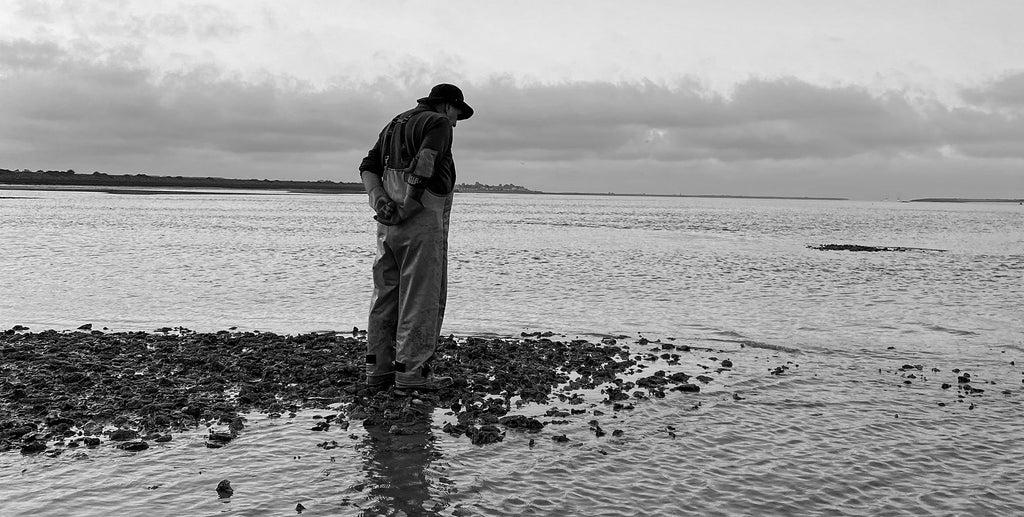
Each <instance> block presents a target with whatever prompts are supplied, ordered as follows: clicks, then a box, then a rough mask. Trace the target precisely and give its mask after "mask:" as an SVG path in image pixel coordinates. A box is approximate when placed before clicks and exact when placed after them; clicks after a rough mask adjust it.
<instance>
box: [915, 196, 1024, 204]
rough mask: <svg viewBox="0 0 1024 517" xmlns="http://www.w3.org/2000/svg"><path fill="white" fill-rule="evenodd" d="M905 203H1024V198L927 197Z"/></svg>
mask: <svg viewBox="0 0 1024 517" xmlns="http://www.w3.org/2000/svg"><path fill="white" fill-rule="evenodd" d="M904 203H1024V198H1019V199H977V198H967V197H925V198H921V199H911V200H909V201H904Z"/></svg>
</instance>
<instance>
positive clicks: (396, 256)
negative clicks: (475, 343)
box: [359, 84, 473, 391]
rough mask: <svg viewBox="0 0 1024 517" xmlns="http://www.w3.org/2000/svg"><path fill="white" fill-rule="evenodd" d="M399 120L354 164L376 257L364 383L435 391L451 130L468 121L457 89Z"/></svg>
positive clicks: (441, 382) (439, 91)
mask: <svg viewBox="0 0 1024 517" xmlns="http://www.w3.org/2000/svg"><path fill="white" fill-rule="evenodd" d="M416 102H417V106H416V107H415V108H413V109H411V110H409V111H406V112H404V113H401V114H399V115H398V116H396V117H395V118H394V120H392V121H391V123H390V124H388V125H387V127H385V128H384V129H383V130H382V131H381V132H380V135H379V136H378V137H377V143H376V145H374V146H373V148H372V149H370V151H369V153H367V155H366V158H363V161H362V163H361V164H360V165H359V175H360V176H361V177H362V180H363V185H364V186H365V187H366V192H367V193H368V194H369V197H370V207H371V208H373V210H374V211H375V212H376V215H374V219H376V220H377V222H378V224H377V257H376V259H375V260H374V262H373V299H372V301H371V303H370V319H369V326H368V329H367V334H366V338H367V339H366V384H367V387H368V388H370V389H371V391H379V390H382V389H386V388H387V387H388V386H390V385H391V384H392V383H393V384H394V385H395V388H396V389H400V390H436V389H441V388H444V387H446V386H448V385H450V384H451V378H448V377H438V376H435V375H433V374H432V373H431V370H430V364H429V363H430V360H431V358H432V357H433V355H434V350H435V349H436V348H437V338H438V334H439V333H440V331H441V322H442V320H443V319H444V309H445V301H446V298H447V284H448V222H449V217H450V213H451V208H452V197H453V196H452V191H453V189H454V187H455V162H454V160H453V159H452V128H453V127H455V125H456V123H457V122H458V121H459V120H465V119H468V118H469V117H472V116H473V108H471V107H470V106H469V105H468V104H466V102H465V99H464V98H463V95H462V90H460V89H459V88H458V87H456V86H453V85H451V84H439V85H437V86H435V87H433V88H432V89H431V90H430V95H428V96H426V97H423V98H422V99H419V100H417V101H416Z"/></svg>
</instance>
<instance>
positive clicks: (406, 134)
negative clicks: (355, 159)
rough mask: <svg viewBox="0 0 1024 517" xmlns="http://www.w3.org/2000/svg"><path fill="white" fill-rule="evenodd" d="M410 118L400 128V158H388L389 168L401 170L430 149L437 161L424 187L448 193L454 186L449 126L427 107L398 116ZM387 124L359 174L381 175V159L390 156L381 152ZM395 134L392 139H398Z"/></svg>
mask: <svg viewBox="0 0 1024 517" xmlns="http://www.w3.org/2000/svg"><path fill="white" fill-rule="evenodd" d="M403 115H411V117H410V118H409V120H408V122H406V123H405V125H404V127H403V128H402V132H401V133H402V134H401V138H402V147H403V152H402V157H401V158H400V159H394V158H392V159H391V164H390V166H391V167H393V168H404V167H406V166H408V165H409V163H410V162H411V161H412V159H413V158H414V157H415V156H416V155H417V154H418V153H419V151H420V149H424V148H425V149H433V150H434V151H437V161H436V162H435V163H434V175H433V177H432V178H430V179H429V180H427V181H426V188H428V189H430V191H431V192H433V193H435V194H440V195H444V194H448V193H449V192H451V191H452V189H453V188H454V187H455V160H454V159H453V158H452V123H451V121H449V120H448V118H447V117H445V116H444V115H442V114H440V113H437V112H435V111H433V110H432V109H431V108H430V106H427V105H426V104H419V105H417V106H416V107H415V108H413V109H411V110H409V111H406V112H404V113H402V114H400V115H399V116H398V117H395V119H396V120H397V119H398V118H400V117H402V116H403ZM390 126H391V123H389V124H388V125H387V126H384V129H382V130H381V132H380V135H378V136H377V143H376V144H375V145H374V146H373V148H372V149H370V151H369V152H368V153H366V158H363V161H362V163H360V164H359V171H360V172H362V171H368V172H372V173H374V174H377V175H382V174H384V167H385V163H384V158H385V155H387V154H389V153H390V151H391V150H390V149H384V148H383V146H384V140H385V136H386V135H387V132H388V128H389V127H390ZM398 136H399V135H397V134H396V135H394V136H393V137H392V138H397V137H398Z"/></svg>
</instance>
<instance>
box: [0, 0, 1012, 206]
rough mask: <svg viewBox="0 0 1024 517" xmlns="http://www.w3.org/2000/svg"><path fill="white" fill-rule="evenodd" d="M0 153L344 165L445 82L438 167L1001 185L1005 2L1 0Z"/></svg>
mask: <svg viewBox="0 0 1024 517" xmlns="http://www.w3.org/2000/svg"><path fill="white" fill-rule="evenodd" d="M3 4H5V5H4V8H3V9H0V168H7V169H29V170H38V169H43V170H67V169H73V170H75V171H77V172H78V173H91V172H93V171H101V172H106V173H110V174H151V175H172V176H179V175H180V176H216V177H231V178H261V179H262V178H267V179H301V180H333V181H353V182H354V181H358V170H357V167H358V164H359V162H360V160H361V158H362V157H363V156H364V155H365V154H366V151H367V150H368V149H369V148H370V147H371V146H372V145H373V143H374V140H375V138H376V136H377V134H378V132H379V131H380V129H381V127H383V125H384V124H386V123H387V122H388V121H389V120H390V119H391V118H392V117H393V116H394V115H395V114H397V113H399V112H401V111H404V110H406V109H408V108H411V107H412V106H414V105H415V100H416V99H417V98H419V97H423V96H425V95H426V94H427V92H428V91H429V90H430V87H431V86H433V85H434V84H437V83H441V82H447V83H453V84H456V85H458V86H460V87H461V88H462V89H463V91H464V92H465V97H466V101H467V102H468V103H469V104H470V105H472V106H473V108H474V109H475V111H476V114H475V115H474V116H473V118H471V119H469V120H465V121H461V122H460V123H459V124H458V126H457V127H456V129H455V139H454V155H455V160H456V164H457V170H458V180H459V181H460V182H467V183H473V182H481V183H489V184H499V183H514V184H518V185H523V186H526V187H528V188H532V189H536V190H543V191H549V192H616V193H648V194H692V195H719V194H724V195H771V196H776V195H778V196H824V197H847V198H852V199H898V198H899V199H911V198H920V197H999V198H1006V197H1018V198H1019V197H1024V51H1021V49H1022V48H1024V31H1022V30H1020V28H1019V25H1020V24H1019V21H1020V20H1024V2H1013V1H1010V0H1002V1H989V0H972V1H971V2H964V1H959V0H958V1H946V0H898V1H893V0H877V1H851V0H843V1H833V0H813V1H811V0H803V1H791V0H773V1H763V0H717V1H715V2H707V1H687V0H665V1H652V0H631V1H629V2H623V1H622V0H612V1H605V0H586V1H530V0H519V1H511V0H506V1H503V2H495V1H487V0H449V1H393V0H375V1H373V2H366V1H358V2H356V1H344V0H324V1H312V0H295V1H290V2H280V1H275V0H222V1H208V2H196V1H175V0H164V1H161V2H151V1H142V0H139V1H120V0H109V1H98V0H68V1H60V0H53V1H34V0H3Z"/></svg>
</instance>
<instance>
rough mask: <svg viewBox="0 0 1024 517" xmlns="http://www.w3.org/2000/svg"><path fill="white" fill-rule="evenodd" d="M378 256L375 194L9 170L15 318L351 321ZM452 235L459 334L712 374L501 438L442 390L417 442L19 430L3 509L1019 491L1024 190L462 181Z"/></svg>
mask: <svg viewBox="0 0 1024 517" xmlns="http://www.w3.org/2000/svg"><path fill="white" fill-rule="evenodd" d="M828 243H836V244H859V245H867V246H885V247H902V248H912V249H909V250H907V251H899V252H897V251H882V252H851V251H821V250H817V249H812V248H810V247H808V246H811V245H818V244H828ZM373 254H374V236H373V223H372V220H371V219H370V211H369V208H368V207H367V205H366V200H365V197H364V196H362V195H314V194H288V193H273V194H267V193H253V192H235V193H231V194H224V193H222V192H197V191H188V192H166V191H160V192H153V193H149V194H144V195H140V194H112V193H101V192H81V191H33V190H0V327H2V329H8V328H11V327H13V326H14V325H23V326H26V327H29V328H30V329H31V330H32V331H40V330H44V329H51V328H52V329H57V330H70V329H75V328H77V327H78V326H79V325H82V324H86V323H91V324H92V325H93V328H95V329H100V328H104V327H106V328H108V329H109V330H111V331H123V330H145V331H153V330H156V329H158V328H161V327H168V326H169V327H177V326H182V327H186V328H189V329H191V330H195V331H199V332H210V331H217V330H222V329H227V328H232V327H234V328H237V329H238V330H260V331H266V332H276V333H301V332H309V331H320V330H345V331H351V329H352V327H359V328H363V327H364V326H365V322H366V312H367V310H368V304H369V298H370V290H371V287H372V281H371V278H370V274H369V272H370V266H371V263H372V260H373ZM449 261H450V265H449V278H450V284H449V300H448V307H449V308H448V312H447V317H446V320H445V327H444V329H443V332H444V333H445V334H449V333H450V334H455V335H456V336H460V337H464V336H472V335H488V336H495V335H497V336H518V335H519V334H520V333H521V332H536V331H553V332H554V333H555V336H554V337H552V339H564V340H569V339H575V338H582V339H590V340H600V339H601V338H602V337H606V336H615V337H616V338H617V339H618V340H619V342H620V343H624V344H630V345H631V347H632V348H633V349H635V351H636V352H637V353H643V352H648V351H649V350H650V349H651V344H650V343H648V342H647V340H651V341H654V340H662V341H663V342H672V343H675V344H677V345H680V344H686V345H689V346H692V347H694V348H695V349H697V350H701V352H699V353H694V354H691V355H689V356H686V357H684V359H683V361H682V364H681V365H676V366H673V368H677V369H682V370H683V371H686V372H687V373H690V374H694V375H695V374H698V373H702V372H707V373H708V375H709V376H710V377H712V379H711V380H708V381H707V382H705V383H704V385H703V386H702V391H701V392H700V393H699V394H689V393H687V394H683V393H675V392H673V393H671V394H669V396H667V397H666V398H664V399H645V400H640V401H638V402H637V403H636V404H635V409H633V410H632V411H623V412H612V411H611V410H610V409H609V408H605V407H602V406H601V405H600V404H599V403H598V400H599V399H600V397H599V396H598V397H592V398H590V399H587V402H586V403H585V404H584V405H582V406H580V407H581V408H583V409H585V410H586V411H585V412H583V413H581V414H579V415H573V416H572V417H571V418H569V419H568V422H567V423H561V424H560V423H552V424H549V425H548V426H547V427H546V428H545V430H544V431H543V432H542V433H540V434H537V435H526V434H522V433H516V432H513V431H509V432H508V434H507V436H506V438H505V440H504V441H503V442H501V443H498V444H492V445H487V446H483V447H480V446H474V445H472V444H470V443H469V441H468V440H467V439H466V438H465V437H462V438H454V437H451V436H448V435H446V434H444V433H442V432H440V426H441V425H442V424H443V422H444V419H445V415H444V413H443V412H442V411H438V412H437V414H436V415H435V430H434V432H433V433H432V434H431V435H430V436H428V437H419V438H416V437H404V438H401V439H403V440H410V441H415V440H420V439H422V443H410V444H408V447H404V448H401V447H400V448H399V449H400V450H402V451H405V452H401V453H396V452H395V449H394V448H389V449H387V450H386V451H380V450H377V448H376V446H375V444H379V443H380V440H381V438H380V437H375V436H373V435H372V432H371V431H370V430H366V429H363V428H362V427H361V426H360V425H358V422H353V423H352V425H351V427H350V429H349V430H348V431H345V432H344V433H340V434H338V433H335V435H332V436H331V437H329V439H332V440H336V441H337V442H338V443H339V446H338V447H336V448H331V449H325V448H320V447H316V444H317V443H319V442H323V440H324V438H325V437H324V434H323V433H316V432H312V431H310V430H309V428H310V427H311V425H312V423H313V422H314V417H315V416H317V415H316V413H311V412H305V413H299V414H297V415H296V416H295V417H293V418H285V419H266V418H264V417H261V416H258V415H253V417H252V418H251V420H250V423H249V426H248V427H247V428H246V430H245V431H244V432H243V433H242V435H241V436H240V437H239V439H238V441H236V442H232V444H231V446H229V447H225V448H223V449H217V450H208V449H205V448H204V446H203V444H202V441H201V440H199V439H195V440H189V439H187V437H182V438H180V439H176V440H174V441H172V442H170V443H168V444H165V445H158V446H156V447H153V448H151V449H149V450H147V451H144V452H141V453H126V452H123V451H118V450H114V449H102V448H101V449H98V450H95V451H88V454H87V455H86V457H82V455H72V454H70V453H69V454H65V455H62V456H58V457H55V458H50V457H46V456H34V457H23V456H20V455H18V454H17V453H7V454H3V455H0V515H29V514H32V515H49V514H54V515H56V514H74V515H110V514H142V513H148V514H151V515H212V514H227V515H264V514H274V515H282V514H289V513H294V512H296V510H295V508H296V504H301V505H303V507H304V508H306V510H305V511H304V515H360V514H361V515H377V514H383V515H420V514H423V515H688V514H693V515H698V514H699V515H793V514H810V515H821V514H827V515H885V514H893V515H905V514H920V515H959V514H976V515H1014V514H1021V513H1024V475H1022V474H1021V468H1022V466H1024V434H1022V432H1021V424H1022V423H1024V404H1022V400H1024V384H1022V382H1024V317H1022V316H1021V314H1022V308H1024V207H1021V206H1018V205H1016V204H975V203H964V204H954V203H896V202H858V201H818V200H771V199H765V200H759V199H724V198H722V199H719V198H667V197H653V196H642V197H624V196H568V195H566V196H561V195H499V194H459V195H457V196H456V199H455V204H454V208H453V211H452V226H451V238H450V252H449ZM641 338H644V339H641ZM705 349H706V350H705ZM724 358H729V360H730V361H731V362H732V363H733V364H734V366H733V367H732V368H730V369H728V370H724V371H722V370H721V369H717V370H716V369H715V368H713V367H714V366H715V365H716V363H717V362H719V361H721V360H722V359H724ZM661 363H663V361H660V360H657V361H655V362H654V363H653V364H652V366H654V367H655V368H661V369H669V368H668V366H667V365H664V364H661ZM964 373H969V374H970V377H971V386H972V387H971V388H969V389H968V390H965V389H963V387H962V384H963V383H961V382H958V379H960V378H961V377H962V376H963V374H964ZM523 411H524V412H527V413H528V412H529V411H535V412H536V413H537V414H543V408H529V407H526V408H523ZM320 414H326V413H325V412H320ZM595 418H597V419H599V420H601V426H602V427H603V428H605V429H609V430H610V429H616V430H620V431H622V432H621V433H618V436H612V435H611V434H610V433H609V434H608V436H596V435H595V434H594V433H593V432H592V430H588V426H587V421H588V420H591V419H595ZM559 425H561V426H562V427H561V428H559V427H558V426H559ZM559 434H565V435H566V437H567V438H568V439H569V441H567V442H556V441H553V440H551V438H552V435H559ZM531 439H534V442H535V443H534V444H533V445H532V446H531V445H529V442H530V440H531ZM223 478H230V479H231V480H232V484H233V485H234V486H235V490H236V495H235V496H234V497H232V498H230V499H218V498H217V494H216V492H214V491H213V487H215V486H216V484H217V482H218V481H219V480H220V479H223Z"/></svg>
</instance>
